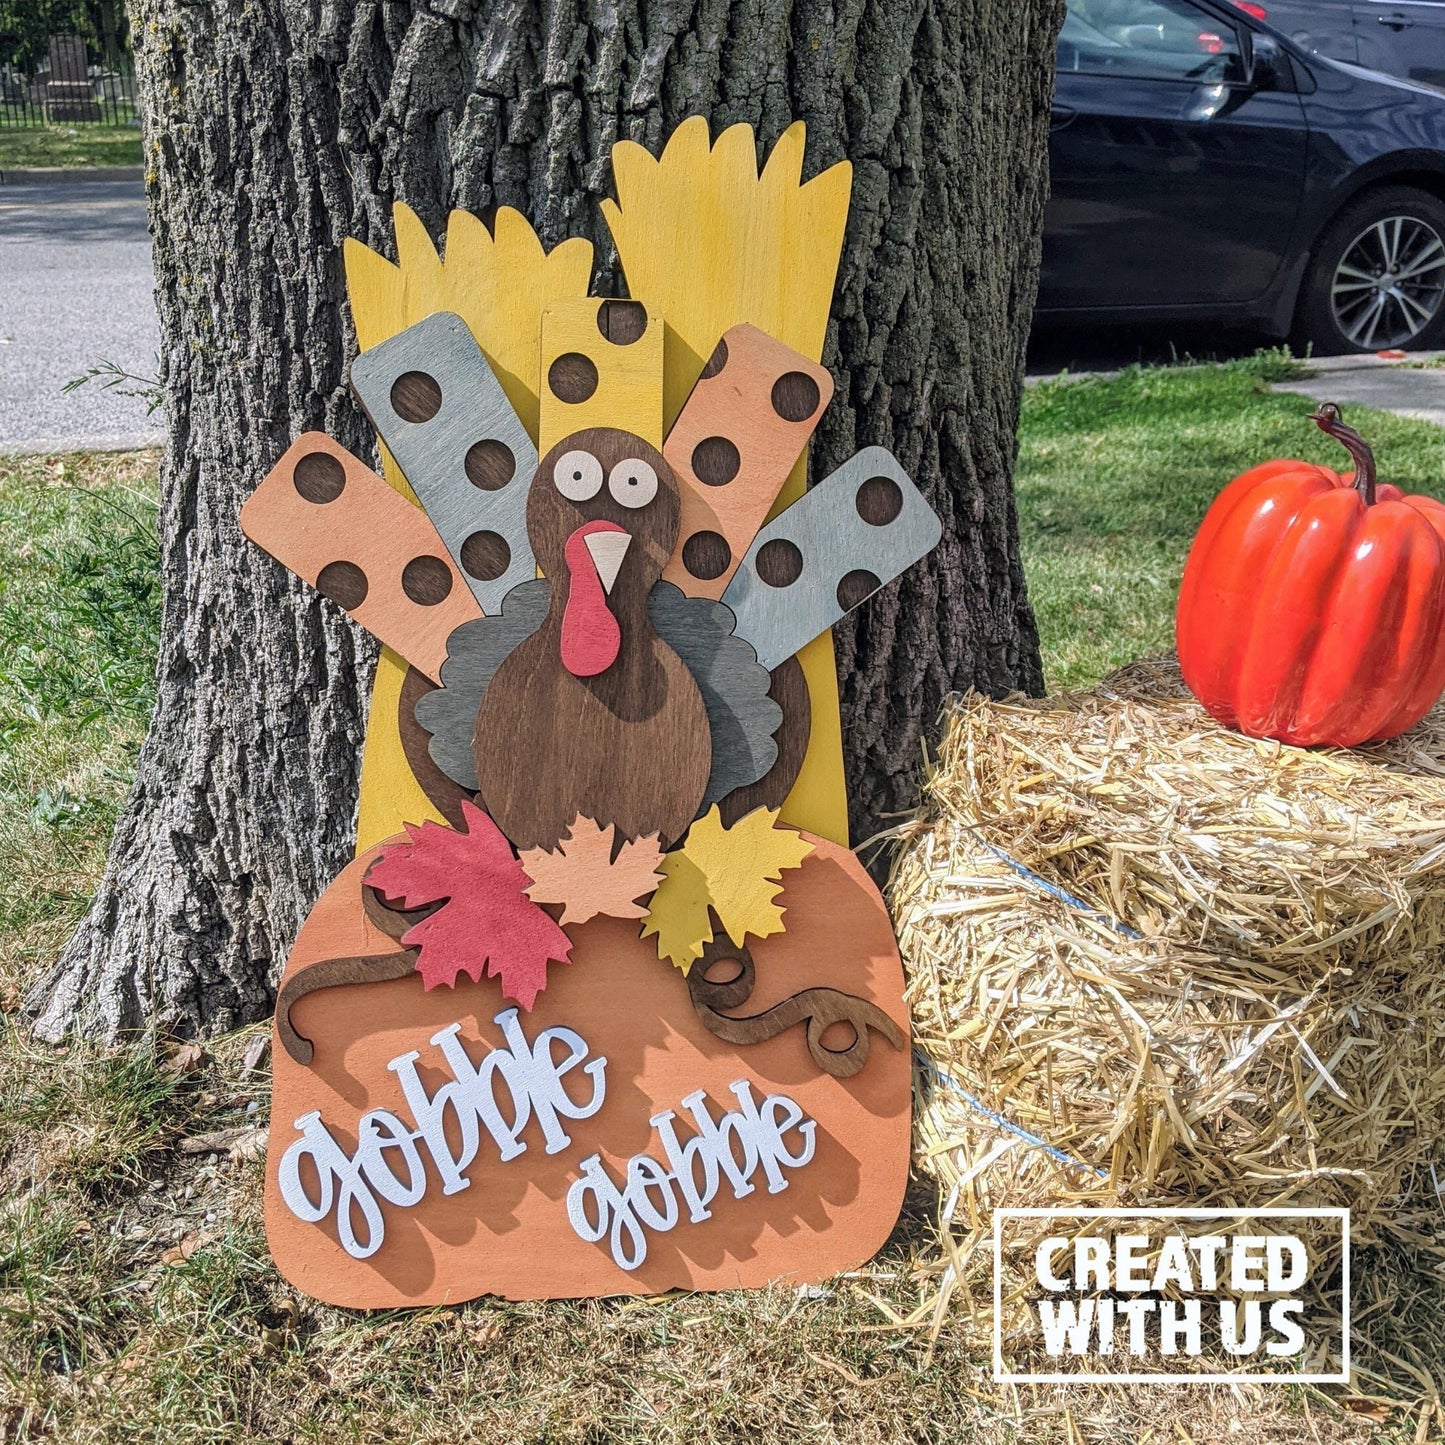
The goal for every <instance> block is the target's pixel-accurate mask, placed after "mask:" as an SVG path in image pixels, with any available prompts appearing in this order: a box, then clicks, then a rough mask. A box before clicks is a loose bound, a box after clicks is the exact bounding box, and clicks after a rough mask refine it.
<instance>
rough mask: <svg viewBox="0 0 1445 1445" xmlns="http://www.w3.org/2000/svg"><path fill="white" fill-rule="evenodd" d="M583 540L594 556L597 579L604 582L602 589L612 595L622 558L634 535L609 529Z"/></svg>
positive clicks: (594, 533) (593, 563)
mask: <svg viewBox="0 0 1445 1445" xmlns="http://www.w3.org/2000/svg"><path fill="white" fill-rule="evenodd" d="M582 540H583V542H585V543H586V545H587V551H588V552H589V553H590V555H591V557H592V565H593V566H594V567H595V568H596V569H597V580H598V581H599V582H601V583H602V590H603V591H604V592H605V593H606V594H607V595H608V596H609V597H610V596H611V595H612V585H613V583H615V582H616V581H617V574H618V572H619V571H620V570H621V568H622V559H623V558H624V557H625V556H626V555H627V549H628V548H629V547H630V546H631V545H632V537H631V536H630V535H629V534H628V533H626V532H620V531H619V532H610V531H609V532H593V533H591V534H590V535H589V536H586V537H583V539H582Z"/></svg>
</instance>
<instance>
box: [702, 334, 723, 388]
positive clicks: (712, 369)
mask: <svg viewBox="0 0 1445 1445" xmlns="http://www.w3.org/2000/svg"><path fill="white" fill-rule="evenodd" d="M727 364H728V344H727V342H726V341H723V340H719V341H718V344H717V345H716V346H714V347H713V349H712V355H711V356H709V357H708V359H707V365H706V366H705V367H703V369H702V380H704V381H709V380H711V379H712V378H713V377H714V376H716V375H717V374H718V372H720V371H721V370H722V369H723V367H725V366H726V365H727Z"/></svg>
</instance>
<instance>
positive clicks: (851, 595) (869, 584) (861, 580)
mask: <svg viewBox="0 0 1445 1445" xmlns="http://www.w3.org/2000/svg"><path fill="white" fill-rule="evenodd" d="M882 585H883V584H882V583H881V582H880V581H879V580H878V579H877V578H876V577H875V576H874V575H873V574H872V573H871V572H864V571H862V570H861V569H860V570H859V571H857V572H850V573H849V574H848V575H847V576H846V577H845V578H844V579H843V580H842V581H841V582H840V583H839V584H838V606H839V607H841V608H842V609H843V611H844V612H851V611H852V610H853V609H854V608H855V607H856V606H857V605H858V604H859V603H860V602H862V601H863V599H864V598H866V597H871V596H872V595H873V593H875V592H876V591H877V590H878V589H879V588H880V587H881V586H882Z"/></svg>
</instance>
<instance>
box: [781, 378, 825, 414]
mask: <svg viewBox="0 0 1445 1445" xmlns="http://www.w3.org/2000/svg"><path fill="white" fill-rule="evenodd" d="M819 400H820V393H819V391H818V383H817V382H816V381H814V380H813V378H812V377H811V376H809V375H808V373H807V372H806V371H785V372H784V373H783V374H782V375H781V376H780V377H779V378H778V379H777V380H776V381H775V382H774V383H773V410H774V411H775V412H777V414H778V415H779V416H780V417H782V419H783V420H784V421H807V419H808V418H809V417H810V416H812V414H813V413H814V412H815V411H817V409H818V402H819Z"/></svg>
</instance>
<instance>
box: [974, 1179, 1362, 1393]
mask: <svg viewBox="0 0 1445 1445" xmlns="http://www.w3.org/2000/svg"><path fill="white" fill-rule="evenodd" d="M1005 1218H1007V1219H1060V1218H1066V1219H1140V1218H1151V1219H1337V1220H1339V1222H1340V1238H1341V1241H1342V1242H1343V1244H1344V1247H1345V1249H1344V1257H1343V1259H1342V1260H1341V1262H1340V1286H1341V1293H1342V1295H1343V1300H1342V1306H1343V1307H1342V1310H1341V1314H1340V1369H1339V1371H1338V1373H1331V1374H1308V1375H1306V1374H1298V1373H1267V1374H1231V1373H1227V1372H1226V1373H1211V1374H1178V1375H1166V1374H1156V1373H1138V1372H1133V1373H1127V1374H1117V1375H1113V1374H1092V1373H1091V1374H1069V1373H1066V1372H1060V1373H1054V1374H1037V1375H1036V1374H1029V1373H1026V1372H1025V1373H1019V1372H1015V1371H1006V1370H1005V1369H1004V1367H1003V1233H1002V1231H1001V1230H1000V1228H999V1223H1000V1221H1001V1220H1003V1219H1005ZM993 1378H994V1380H995V1381H996V1382H997V1383H999V1384H1001V1385H1007V1384H1016V1385H1108V1384H1114V1385H1154V1384H1160V1385H1289V1384H1294V1385H1348V1384H1349V1383H1350V1211H1349V1210H1348V1209H1346V1208H1343V1207H1342V1206H1339V1205H1329V1206H1325V1207H1323V1208H1320V1209H1303V1208H1290V1207H1285V1206H1279V1207H1264V1208H1258V1209H1206V1208H1197V1209H1187V1208H1170V1207H1165V1206H1154V1207H1150V1206H1147V1205H1140V1206H1138V1207H1136V1208H1134V1209H1125V1208H1107V1209H1102V1208H1101V1209H1089V1208H1078V1209H1071V1208H1069V1207H1068V1206H1067V1205H1056V1206H1049V1207H1037V1208H1028V1209H1025V1208H1021V1207H1014V1206H1010V1205H1004V1206H1002V1207H1000V1208H998V1209H995V1210H994V1212H993Z"/></svg>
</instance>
